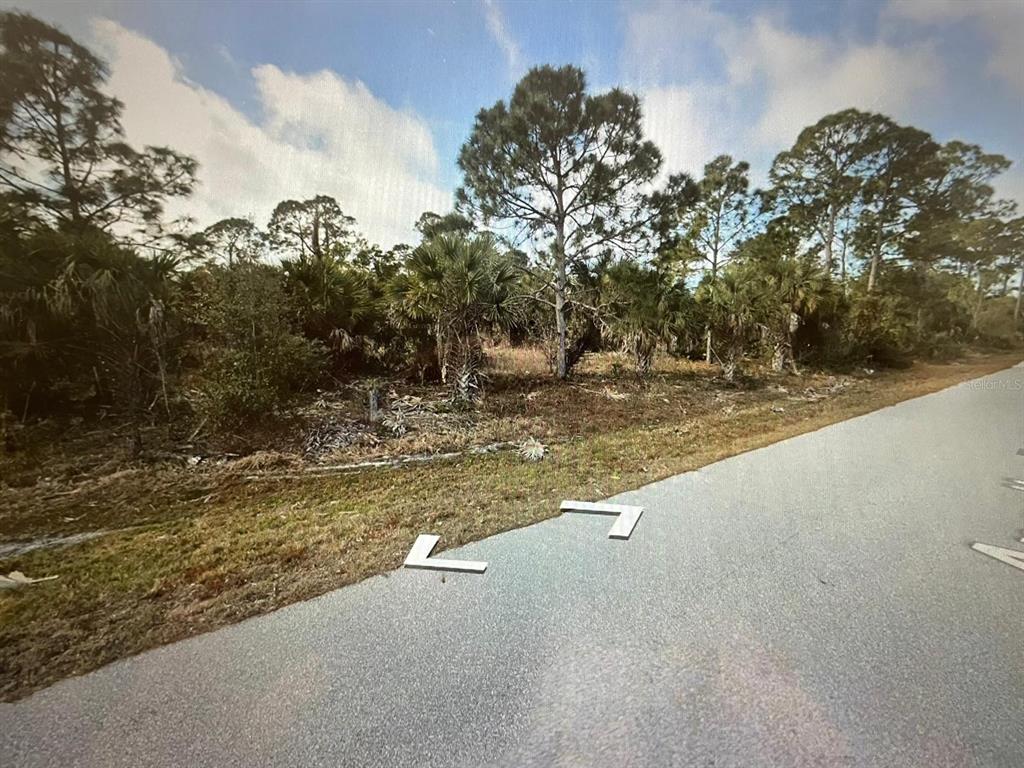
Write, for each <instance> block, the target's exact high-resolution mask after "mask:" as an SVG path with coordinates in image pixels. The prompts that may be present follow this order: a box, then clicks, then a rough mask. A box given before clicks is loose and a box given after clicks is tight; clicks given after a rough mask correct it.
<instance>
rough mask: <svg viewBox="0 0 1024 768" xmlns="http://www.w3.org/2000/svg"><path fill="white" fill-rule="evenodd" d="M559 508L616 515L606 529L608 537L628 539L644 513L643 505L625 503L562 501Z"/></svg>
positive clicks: (565, 510)
mask: <svg viewBox="0 0 1024 768" xmlns="http://www.w3.org/2000/svg"><path fill="white" fill-rule="evenodd" d="M561 509H562V511H563V512H583V513H586V514H594V515H618V516H619V518H618V520H616V521H615V524H614V525H613V526H612V527H611V530H610V531H608V538H609V539H628V538H629V536H630V534H631V533H633V529H634V528H635V527H636V524H637V522H638V521H639V520H640V515H642V514H643V513H644V508H643V507H631V506H629V505H627V504H604V503H596V504H595V503H593V502H590V501H563V502H562V506H561Z"/></svg>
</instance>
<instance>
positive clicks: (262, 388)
mask: <svg viewBox="0 0 1024 768" xmlns="http://www.w3.org/2000/svg"><path fill="white" fill-rule="evenodd" d="M190 282H191V286H190V287H191V293H190V296H191V300H192V301H193V302H194V303H195V307H194V309H193V312H192V313H190V316H194V317H196V318H197V319H198V321H199V323H200V327H199V328H198V329H197V332H196V333H195V337H196V339H195V341H194V342H193V347H192V350H193V353H194V355H195V360H196V370H195V371H194V374H193V376H192V377H191V384H192V387H191V389H192V398H191V399H192V403H193V408H194V409H195V411H196V412H197V414H198V415H200V416H201V417H203V418H204V419H206V420H207V421H208V422H209V423H211V424H212V425H213V426H218V427H223V426H228V425H234V424H239V423H243V422H246V421H251V420H252V419H255V418H258V417H261V416H266V415H269V414H274V413H276V412H277V411H278V410H279V409H280V408H281V407H282V406H284V405H285V404H287V402H288V401H289V400H290V399H291V398H292V396H293V395H294V394H295V393H297V392H299V391H301V390H302V389H304V388H306V387H308V386H310V385H312V384H313V383H315V382H316V380H317V379H318V377H319V372H320V370H321V369H322V367H323V366H324V364H325V362H326V350H325V349H324V347H323V345H322V344H320V343H318V342H315V341H311V340H309V339H306V338H305V337H303V336H302V335H301V334H299V333H296V332H294V330H293V329H292V328H291V326H290V325H289V319H288V318H289V317H290V316H291V315H292V313H291V311H290V309H291V308H290V306H289V304H288V301H287V298H286V296H285V292H284V287H283V280H282V276H281V273H280V271H278V270H276V269H274V268H272V267H269V266H266V265H255V264H235V265H234V266H232V267H230V268H225V267H216V266H214V267H208V268H205V269H202V270H199V271H197V272H196V273H193V275H192V276H191V281H190Z"/></svg>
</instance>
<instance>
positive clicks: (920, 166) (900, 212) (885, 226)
mask: <svg viewBox="0 0 1024 768" xmlns="http://www.w3.org/2000/svg"><path fill="white" fill-rule="evenodd" d="M867 146H868V148H869V154H868V162H869V163H870V166H869V170H868V173H867V178H866V180H865V182H864V185H863V187H862V191H861V196H862V205H863V209H862V211H861V213H860V218H859V221H858V224H857V228H856V233H855V241H856V242H857V243H858V245H859V248H860V250H861V252H862V253H863V254H864V255H865V256H866V257H867V259H868V264H869V266H868V282H867V290H868V292H869V293H870V292H871V291H873V290H875V286H876V284H877V282H878V273H879V267H880V266H881V263H882V260H883V259H884V258H886V256H887V255H889V256H891V257H896V258H898V257H900V256H903V255H904V253H905V249H906V242H907V238H908V224H909V222H910V221H911V220H912V218H913V214H914V213H915V211H916V210H917V209H918V203H919V201H920V199H921V196H922V194H923V190H924V189H925V188H926V186H927V181H928V175H929V173H931V172H933V170H934V168H935V165H934V158H935V155H936V154H937V152H938V149H939V147H938V145H937V144H936V143H935V142H934V141H933V140H932V137H931V136H929V135H928V134H927V133H925V132H924V131H922V130H919V129H917V128H912V127H907V126H902V125H897V124H896V123H895V122H893V121H892V120H889V119H888V118H883V119H882V120H881V122H880V125H879V127H878V130H877V131H876V132H875V135H874V136H873V137H872V139H871V140H870V141H869V142H867Z"/></svg>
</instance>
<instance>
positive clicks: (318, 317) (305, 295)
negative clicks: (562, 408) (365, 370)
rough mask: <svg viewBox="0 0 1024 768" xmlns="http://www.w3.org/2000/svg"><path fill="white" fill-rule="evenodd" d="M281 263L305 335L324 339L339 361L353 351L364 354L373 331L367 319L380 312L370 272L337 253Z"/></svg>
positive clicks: (324, 343)
mask: <svg viewBox="0 0 1024 768" xmlns="http://www.w3.org/2000/svg"><path fill="white" fill-rule="evenodd" d="M281 266H282V268H283V270H284V274H285V286H286V289H287V291H288V292H289V293H290V294H291V296H292V298H293V303H294V306H295V312H296V315H297V318H298V324H299V325H300V326H301V328H302V330H303V332H304V333H305V334H306V337H307V338H310V339H314V340H317V341H320V342H321V343H323V345H324V346H326V347H327V348H328V349H329V350H331V352H332V353H333V354H334V359H335V362H336V363H340V358H341V356H342V355H344V354H346V353H350V352H360V353H362V354H363V357H365V356H366V354H365V353H367V352H368V350H367V348H366V347H367V343H368V341H369V337H370V336H371V335H372V331H373V328H371V327H367V324H366V322H365V321H367V320H369V319H371V318H373V317H374V316H375V315H376V313H377V301H375V297H374V295H373V293H372V292H371V289H370V281H369V272H368V271H367V270H366V269H364V268H361V267H357V266H354V265H351V264H347V263H345V262H344V261H343V260H342V258H341V257H340V256H339V255H337V254H335V253H332V254H331V255H325V256H322V257H320V258H309V259H286V260H285V261H283V262H282V263H281Z"/></svg>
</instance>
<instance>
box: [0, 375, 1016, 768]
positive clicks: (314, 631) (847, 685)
mask: <svg viewBox="0 0 1024 768" xmlns="http://www.w3.org/2000/svg"><path fill="white" fill-rule="evenodd" d="M697 439H699V436H698V437H697ZM1022 446H1024V368H1021V367H1017V368H1014V369H1011V370H1008V371H1004V372H1002V373H999V374H996V375H994V376H990V377H987V378H985V379H979V380H976V381H973V382H969V383H967V384H963V385H960V386H958V387H955V388H953V389H949V390H946V391H943V392H941V393H937V394H935V395H931V396H929V397H925V398H921V399H917V400H913V401H909V402H907V403H903V404H901V405H899V406H896V407H893V408H888V409H885V410H882V411H878V412H875V413H873V414H870V415H868V416H865V417H861V418H858V419H854V420H851V421H847V422H844V423H841V424H837V425H835V426H832V427H828V428H826V429H823V430H820V431H818V432H814V433H811V434H807V435H804V436H801V437H797V438H793V439H791V440H786V441H784V442H781V443H778V444H776V445H773V446H770V447H768V448H764V449H761V450H758V451H754V452H751V453H747V454H743V455H741V456H737V457H734V458H731V459H728V460H726V461H722V462H719V463H717V464H714V465H712V466H709V467H706V468H704V469H701V470H699V471H696V472H691V473H687V474H684V475H679V476H677V477H673V478H670V479H668V480H665V481H662V482H659V483H655V484H653V485H649V486H646V487H644V488H641V489H639V490H636V491H633V492H630V493H626V494H622V495H620V496H617V497H615V498H614V499H613V501H615V502H619V503H625V504H640V505H643V506H644V508H645V512H644V515H643V517H642V518H641V520H640V522H639V524H638V525H637V527H636V530H635V531H634V532H633V535H632V538H631V539H630V540H629V541H613V540H610V539H608V538H607V531H608V528H609V526H610V524H611V519H610V518H607V517H603V516H599V515H579V514H564V515H562V516H561V517H559V518H556V519H552V520H549V521H546V522H543V523H540V524H538V525H533V526H530V527H528V528H524V529H520V530H517V531H512V532H510V533H505V534H502V535H500V536H495V537H493V538H490V539H487V540H485V541H481V542H477V543H475V544H472V545H469V546H465V547H462V548H460V549H456V550H452V551H449V552H446V553H445V556H446V557H454V558H467V559H474V560H486V561H489V563H490V566H489V568H488V570H487V573H486V574H484V575H473V574H447V575H445V576H444V578H443V580H442V575H441V574H439V573H435V572H430V571H413V570H403V571H398V572H395V573H391V574H389V575H387V576H383V577H377V578H373V579H370V580H368V581H365V582H363V583H361V584H359V585H356V586H353V587H349V588H346V589H342V590H339V591H337V592H333V593H331V594H328V595H325V596H323V597H320V598H318V599H315V600H311V601H308V602H305V603H301V604H298V605H294V606H291V607H289V608H286V609H283V610H280V611H278V612H276V613H274V614H271V615H269V616H264V617H261V618H257V619H253V620H250V621H246V622H243V623H241V624H238V625H235V626H232V627H228V628H226V629H223V630H220V631H217V632H213V633H211V634H207V635H204V636H201V637H198V638H195V639H192V640H188V641H185V642H181V643H177V644H175V645H171V646H168V647H165V648H161V649H157V650H154V651H151V652H148V653H145V654H142V655H141V656H137V657H135V658H132V659H128V660H125V661H122V662H118V663H116V664H113V665H110V666H108V667H106V668H104V669H102V670H100V671H98V672H95V673H93V674H90V675H87V676H85V677H82V678H78V679H73V680H68V681H65V682H62V683H59V684H57V685H55V686H52V687H51V688H49V689H47V690H44V691H41V692H39V693H37V694H35V695H34V696H31V697H29V698H28V699H25V700H23V701H21V702H18V703H16V704H13V705H0V764H2V765H3V766H5V767H6V766H61V768H65V767H67V766H104V767H107V766H132V768H140V767H141V766H247V767H248V766H303V767H307V766H331V767H332V768H336V767H337V766H360V767H362V766H387V767H388V768H395V767H398V766H466V767H467V768H479V767H480V766H490V765H498V766H516V768H521V767H523V766H586V767H587V768H590V767H595V766H616V767H619V766H677V765H678V766H715V767H716V768H723V767H733V766H737V767H738V766H744V767H745V766H879V767H880V768H881V767H884V768H910V767H913V766H928V768H939V767H941V766H985V767H986V768H990V767H994V768H1020V767H1021V766H1024V573H1022V572H1021V571H1019V570H1016V569H1014V568H1012V567H1010V566H1007V565H1005V564H1003V563H1000V562H998V561H996V560H994V559H992V558H989V557H985V556H984V555H981V554H979V553H977V552H973V551H971V550H970V549H969V545H970V544H971V542H973V541H982V542H985V543H989V544H994V545H998V546H1003V547H1008V548H1016V549H1024V545H1021V544H1020V543H1019V542H1018V541H1017V540H1018V539H1019V538H1020V537H1021V536H1022V535H1024V533H1022V528H1024V493H1021V492H1020V491H1015V490H1013V489H1010V488H1007V487H1004V486H1003V481H1004V479H1006V478H1009V477H1024V458H1022V457H1021V456H1018V455H1017V451H1018V450H1019V449H1020V448H1021V447H1022ZM481 482H486V479H485V478H484V479H482V480H481ZM453 503H456V501H455V500H453ZM409 544H410V545H411V544H412V541H411V540H410V542H409ZM443 544H444V542H443V541H442V542H441V545H442V546H443Z"/></svg>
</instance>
